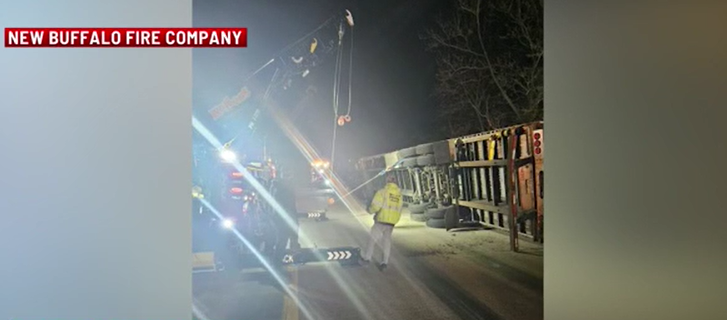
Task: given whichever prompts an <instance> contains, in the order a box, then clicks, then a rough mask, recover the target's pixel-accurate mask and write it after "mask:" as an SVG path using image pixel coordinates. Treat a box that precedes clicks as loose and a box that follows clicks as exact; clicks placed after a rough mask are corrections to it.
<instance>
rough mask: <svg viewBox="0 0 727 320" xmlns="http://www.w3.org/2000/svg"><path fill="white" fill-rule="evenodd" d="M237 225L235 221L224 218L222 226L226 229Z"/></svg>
mask: <svg viewBox="0 0 727 320" xmlns="http://www.w3.org/2000/svg"><path fill="white" fill-rule="evenodd" d="M234 226H235V222H234V221H232V220H230V219H224V220H222V227H223V228H225V229H232V227H234Z"/></svg>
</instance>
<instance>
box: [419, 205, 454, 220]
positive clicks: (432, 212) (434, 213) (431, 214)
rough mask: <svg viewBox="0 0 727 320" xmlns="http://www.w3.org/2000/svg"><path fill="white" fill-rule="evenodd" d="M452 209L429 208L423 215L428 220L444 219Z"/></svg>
mask: <svg viewBox="0 0 727 320" xmlns="http://www.w3.org/2000/svg"><path fill="white" fill-rule="evenodd" d="M453 209H454V207H452V206H447V207H441V208H430V209H427V211H426V212H425V213H424V214H425V215H426V216H427V218H429V219H444V215H445V214H446V213H447V211H449V210H453Z"/></svg>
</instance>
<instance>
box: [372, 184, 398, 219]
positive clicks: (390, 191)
mask: <svg viewBox="0 0 727 320" xmlns="http://www.w3.org/2000/svg"><path fill="white" fill-rule="evenodd" d="M376 198H378V199H377V200H382V202H383V205H382V206H380V207H381V210H379V211H378V213H377V215H376V221H378V222H380V223H384V224H390V225H395V224H396V223H398V222H399V219H400V218H401V208H402V205H403V203H402V195H401V191H400V190H399V187H397V186H396V185H395V184H387V185H386V187H384V188H383V189H381V190H379V192H377V197H376ZM382 198H383V199H382ZM372 207H373V205H372Z"/></svg>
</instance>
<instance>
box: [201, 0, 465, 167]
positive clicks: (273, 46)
mask: <svg viewBox="0 0 727 320" xmlns="http://www.w3.org/2000/svg"><path fill="white" fill-rule="evenodd" d="M450 4H451V2H450V1H441V0H440V1H436V0H419V1H417V0H393V1H335V0H318V1H294V0H274V1H235V0H214V1H195V2H194V7H193V13H194V19H193V23H194V25H195V27H232V26H239V27H247V28H248V48H244V49H225V50H220V49H196V50H195V51H194V57H193V60H194V66H193V81H194V82H193V85H194V93H193V101H194V108H195V109H198V110H207V109H209V108H211V107H212V106H214V105H216V104H218V103H219V102H221V101H222V99H223V98H224V97H225V96H231V95H234V94H235V93H236V92H237V91H238V90H239V89H240V88H241V87H242V86H243V85H244V81H243V80H244V79H245V78H246V77H247V76H248V75H249V74H251V73H253V72H254V71H255V70H257V69H258V68H259V67H261V66H262V65H264V64H265V63H266V62H267V61H269V60H270V59H271V58H273V57H274V55H275V54H276V53H278V52H279V51H280V50H281V49H283V48H285V47H286V46H287V45H289V44H290V43H292V42H294V41H296V40H298V39H299V38H301V37H302V36H304V35H306V34H307V33H309V32H310V31H313V30H314V29H315V28H316V27H318V26H319V25H320V24H321V23H323V22H324V21H326V20H327V19H328V18H330V17H331V16H333V15H336V14H338V15H342V14H343V12H344V10H345V9H349V10H350V11H351V12H352V13H353V16H354V20H355V27H354V30H353V32H354V34H353V37H354V48H353V59H354V62H353V79H352V94H353V95H352V113H351V118H352V121H351V122H350V123H349V124H347V125H346V126H344V127H339V129H338V133H337V138H336V139H337V141H336V162H340V161H342V160H351V159H354V160H355V159H357V158H359V157H362V156H367V155H373V154H378V153H383V152H388V151H392V150H396V149H399V148H403V147H408V146H411V145H414V144H418V143H423V142H427V141H430V140H433V139H439V138H444V137H441V136H439V135H438V134H437V133H436V132H435V130H432V127H433V126H435V125H436V124H435V119H434V118H435V117H433V116H432V113H433V112H434V111H435V108H436V106H435V101H434V97H433V96H432V92H433V89H434V72H435V62H434V57H433V56H432V55H431V54H430V53H428V52H426V51H425V46H424V42H423V41H422V40H421V39H420V35H421V34H423V33H424V32H425V30H426V29H427V28H428V27H429V26H430V25H431V24H432V23H433V22H434V20H435V18H436V17H437V16H438V15H439V14H440V13H441V12H442V11H443V10H445V9H446V8H448V7H451V5H450ZM350 36H351V35H350V34H349V33H347V34H346V37H350ZM349 40H350V39H349ZM347 46H348V45H344V47H347ZM346 50H347V49H346ZM346 54H347V52H344V63H343V65H344V74H343V82H342V84H343V86H344V89H343V91H342V92H341V96H342V99H341V102H340V108H341V110H343V109H345V107H346V106H347V91H346V87H347V84H346V82H347V75H346V74H345V72H346V70H347V68H348V60H347V59H348V56H347V55H346ZM334 63H335V56H330V57H328V58H327V60H326V61H324V62H323V64H322V65H321V66H319V67H317V68H316V69H314V70H312V71H311V74H310V75H309V76H308V77H306V78H305V79H304V81H305V82H306V84H305V86H314V87H315V89H316V91H317V93H316V95H315V96H314V97H313V98H312V99H310V100H308V101H306V102H305V104H304V105H303V106H302V107H301V108H304V110H305V111H304V112H305V115H304V116H303V117H301V118H298V119H296V123H295V124H296V126H298V128H299V130H300V131H301V132H302V133H303V134H304V135H305V136H306V138H307V139H309V141H310V142H311V143H312V144H313V145H314V147H315V148H316V149H318V151H319V152H320V154H321V155H322V156H325V157H328V156H330V152H331V151H330V150H331V137H332V131H333V128H332V121H333V120H334V115H333V111H332V88H333V74H334ZM272 69H274V68H272ZM270 73H271V72H270ZM265 77H267V78H265ZM260 78H261V79H262V81H268V80H267V79H269V76H263V75H262V73H261V75H260ZM272 98H273V99H275V100H276V101H277V103H278V104H281V107H291V106H290V104H294V103H296V101H295V99H288V100H287V101H286V100H285V99H283V98H282V97H275V96H274V97H272ZM198 112H199V111H198ZM216 134H218V135H220V136H230V135H234V133H230V132H216ZM220 139H223V140H224V139H226V138H224V137H221V138H220Z"/></svg>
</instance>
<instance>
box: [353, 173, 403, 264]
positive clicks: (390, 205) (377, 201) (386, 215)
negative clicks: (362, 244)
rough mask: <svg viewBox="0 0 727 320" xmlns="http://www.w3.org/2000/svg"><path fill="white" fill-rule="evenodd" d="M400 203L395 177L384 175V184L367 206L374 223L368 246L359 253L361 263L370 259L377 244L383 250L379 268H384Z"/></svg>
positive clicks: (398, 215)
mask: <svg viewBox="0 0 727 320" xmlns="http://www.w3.org/2000/svg"><path fill="white" fill-rule="evenodd" d="M402 205H403V201H402V196H401V190H400V189H399V186H397V184H396V177H395V176H394V175H393V174H391V173H389V174H387V176H386V185H385V186H384V187H383V188H381V189H379V190H378V191H377V192H376V194H375V195H374V199H373V201H371V206H369V213H371V214H373V215H374V225H373V227H371V237H370V239H369V243H368V247H366V249H365V251H364V252H363V254H362V255H361V263H362V264H367V263H369V261H371V256H372V255H373V254H374V247H375V246H376V244H379V245H380V246H381V249H382V250H383V251H384V257H383V259H382V261H381V263H380V264H379V270H381V271H383V270H384V269H386V266H387V265H388V263H389V255H390V254H391V234H392V232H393V231H394V226H395V225H396V224H397V223H398V222H399V219H400V218H401V208H402Z"/></svg>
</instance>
